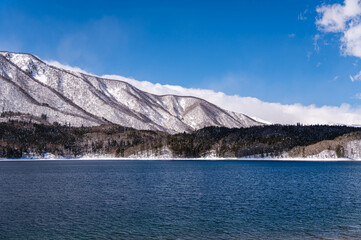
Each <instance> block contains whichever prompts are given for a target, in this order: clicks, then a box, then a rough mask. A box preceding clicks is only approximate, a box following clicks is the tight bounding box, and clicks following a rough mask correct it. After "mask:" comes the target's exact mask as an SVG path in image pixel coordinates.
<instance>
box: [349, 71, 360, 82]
mask: <svg viewBox="0 0 361 240" xmlns="http://www.w3.org/2000/svg"><path fill="white" fill-rule="evenodd" d="M350 79H351V81H352V82H354V81H361V71H360V72H359V73H358V74H356V75H354V76H351V75H350Z"/></svg>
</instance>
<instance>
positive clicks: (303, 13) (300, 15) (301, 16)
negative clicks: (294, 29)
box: [297, 9, 308, 21]
mask: <svg viewBox="0 0 361 240" xmlns="http://www.w3.org/2000/svg"><path fill="white" fill-rule="evenodd" d="M307 13H308V9H306V10H305V11H303V12H301V13H299V14H298V17H297V18H298V20H299V21H305V20H307V16H306V14H307Z"/></svg>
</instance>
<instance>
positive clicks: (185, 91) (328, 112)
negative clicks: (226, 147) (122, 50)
mask: <svg viewBox="0 0 361 240" xmlns="http://www.w3.org/2000/svg"><path fill="white" fill-rule="evenodd" d="M45 62H46V63H47V64H50V65H53V66H55V67H58V68H63V69H65V70H70V71H75V72H81V73H85V74H91V75H95V74H92V73H88V72H86V71H85V70H82V69H81V68H79V67H72V66H69V65H64V64H61V63H59V62H57V61H54V60H50V61H45ZM99 77H102V78H107V79H113V80H120V81H123V82H127V83H129V84H131V85H133V86H135V87H136V88H138V89H140V90H142V91H145V92H149V93H152V94H156V95H165V94H172V95H180V96H195V97H199V98H202V99H205V100H207V101H209V102H211V103H213V104H215V105H217V106H219V107H221V108H224V109H226V110H230V111H234V112H239V113H244V114H247V115H248V116H250V117H253V118H255V119H256V120H261V121H265V122H267V123H280V124H297V123H303V124H347V125H359V123H360V119H361V108H352V107H351V106H350V105H349V104H342V105H341V106H339V107H336V106H322V107H316V106H315V105H309V106H303V105H301V104H292V105H284V104H280V103H271V102H263V101H261V100H259V99H257V98H254V97H241V96H238V95H231V96H230V95H226V94H225V93H223V92H216V91H214V90H210V89H195V88H184V87H182V86H175V85H169V84H166V85H163V84H159V83H151V82H148V81H138V80H135V79H132V78H127V77H123V76H119V75H102V76H99Z"/></svg>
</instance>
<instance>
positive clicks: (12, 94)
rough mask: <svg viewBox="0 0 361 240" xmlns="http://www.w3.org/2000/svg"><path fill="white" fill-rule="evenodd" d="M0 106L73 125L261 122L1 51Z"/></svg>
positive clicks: (182, 126) (180, 128)
mask: <svg viewBox="0 0 361 240" xmlns="http://www.w3.org/2000/svg"><path fill="white" fill-rule="evenodd" d="M0 84H1V88H0V111H1V112H5V111H12V112H20V113H26V114H32V115H35V116H41V115H46V116H47V120H48V121H49V122H50V123H52V122H55V121H56V122H59V123H62V124H64V123H69V124H71V125H73V126H81V125H84V126H95V125H100V124H106V123H115V124H119V125H122V126H125V127H133V128H136V129H145V130H159V131H166V132H169V133H177V132H191V131H194V130H197V129H200V128H203V127H206V126H224V127H229V128H238V127H250V126H257V125H263V124H262V123H259V122H257V121H255V120H253V119H252V118H250V117H248V116H246V115H244V114H240V113H234V112H230V111H226V110H223V109H221V108H219V107H217V106H215V105H213V104H211V103H209V102H207V101H205V100H202V99H199V98H195V97H183V96H173V95H164V96H158V95H154V94H150V93H147V92H144V91H141V90H139V89H137V88H135V87H133V86H132V85H130V84H128V83H126V82H122V81H118V80H111V79H104V78H100V77H97V76H93V75H88V74H84V73H79V72H71V71H67V70H64V69H60V68H57V67H54V66H51V65H48V64H46V63H45V62H43V61H42V60H40V59H39V58H37V57H35V56H33V55H31V54H25V53H10V52H0Z"/></svg>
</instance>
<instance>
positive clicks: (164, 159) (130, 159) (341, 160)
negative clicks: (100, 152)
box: [0, 157, 361, 162]
mask: <svg viewBox="0 0 361 240" xmlns="http://www.w3.org/2000/svg"><path fill="white" fill-rule="evenodd" d="M17 161H29V162H30V161H270V162H271V161H278V162H282V161H284V162H291V161H295V162H358V161H361V159H351V158H114V157H79V158H66V157H59V158H0V162H17Z"/></svg>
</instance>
